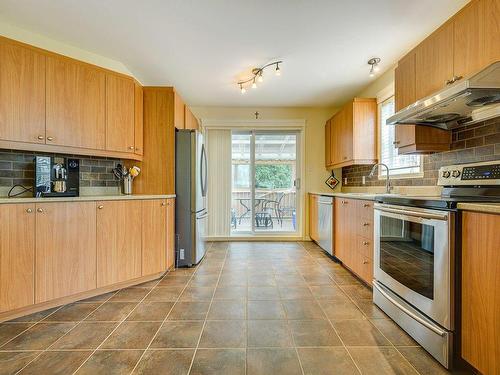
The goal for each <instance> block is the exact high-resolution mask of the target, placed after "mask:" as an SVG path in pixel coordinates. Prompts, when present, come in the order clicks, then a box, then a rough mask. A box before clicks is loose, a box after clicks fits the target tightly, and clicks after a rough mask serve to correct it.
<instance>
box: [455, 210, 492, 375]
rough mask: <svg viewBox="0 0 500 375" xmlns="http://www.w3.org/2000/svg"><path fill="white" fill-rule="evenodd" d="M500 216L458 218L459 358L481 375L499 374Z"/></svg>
mask: <svg viewBox="0 0 500 375" xmlns="http://www.w3.org/2000/svg"><path fill="white" fill-rule="evenodd" d="M499 228H500V215H494V214H485V213H476V212H464V213H463V218H462V251H461V254H462V301H461V303H462V330H461V331H462V353H461V354H462V358H463V359H465V360H466V361H467V362H469V363H470V364H471V365H473V366H474V367H475V368H476V369H477V370H479V372H480V373H482V374H499V373H500V361H499V358H500V319H499V316H500V288H498V286H499V285H500V272H499V270H500V257H499V256H498V249H499V244H500V231H499V230H498V229H499Z"/></svg>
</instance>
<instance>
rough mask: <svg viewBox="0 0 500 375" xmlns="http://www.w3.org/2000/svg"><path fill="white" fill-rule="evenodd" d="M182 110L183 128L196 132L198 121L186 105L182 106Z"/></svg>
mask: <svg viewBox="0 0 500 375" xmlns="http://www.w3.org/2000/svg"><path fill="white" fill-rule="evenodd" d="M184 108H185V110H184V112H185V113H184V118H185V120H184V122H185V128H186V129H193V130H197V129H198V128H199V125H198V119H197V118H196V117H195V115H193V112H191V110H190V109H189V107H188V106H187V105H186V106H184Z"/></svg>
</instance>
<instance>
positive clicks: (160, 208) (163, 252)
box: [142, 199, 168, 276]
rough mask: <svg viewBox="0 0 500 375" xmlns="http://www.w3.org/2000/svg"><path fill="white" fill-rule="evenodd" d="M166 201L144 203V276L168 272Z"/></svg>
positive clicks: (156, 200)
mask: <svg viewBox="0 0 500 375" xmlns="http://www.w3.org/2000/svg"><path fill="white" fill-rule="evenodd" d="M167 211H168V207H167V200H166V199H154V200H145V201H143V202H142V276H145V275H151V274H154V273H158V272H162V271H166V270H167V215H168V212H167Z"/></svg>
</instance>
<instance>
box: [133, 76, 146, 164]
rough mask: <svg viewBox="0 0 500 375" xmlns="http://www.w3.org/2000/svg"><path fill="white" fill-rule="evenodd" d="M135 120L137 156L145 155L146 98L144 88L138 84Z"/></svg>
mask: <svg viewBox="0 0 500 375" xmlns="http://www.w3.org/2000/svg"><path fill="white" fill-rule="evenodd" d="M134 92H135V98H134V103H135V120H134V144H135V153H136V154H137V155H142V154H143V147H144V124H143V123H144V100H143V99H144V98H143V91H142V86H141V85H139V84H138V83H137V82H136V83H135V91H134Z"/></svg>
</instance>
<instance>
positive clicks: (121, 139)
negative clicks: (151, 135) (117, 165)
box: [106, 73, 135, 153]
mask: <svg viewBox="0 0 500 375" xmlns="http://www.w3.org/2000/svg"><path fill="white" fill-rule="evenodd" d="M134 110H135V83H134V81H133V80H132V79H131V78H128V77H123V76H119V75H115V74H111V73H108V74H106V150H110V151H119V152H131V153H134V152H135V139H134V138H135V111H134Z"/></svg>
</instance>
